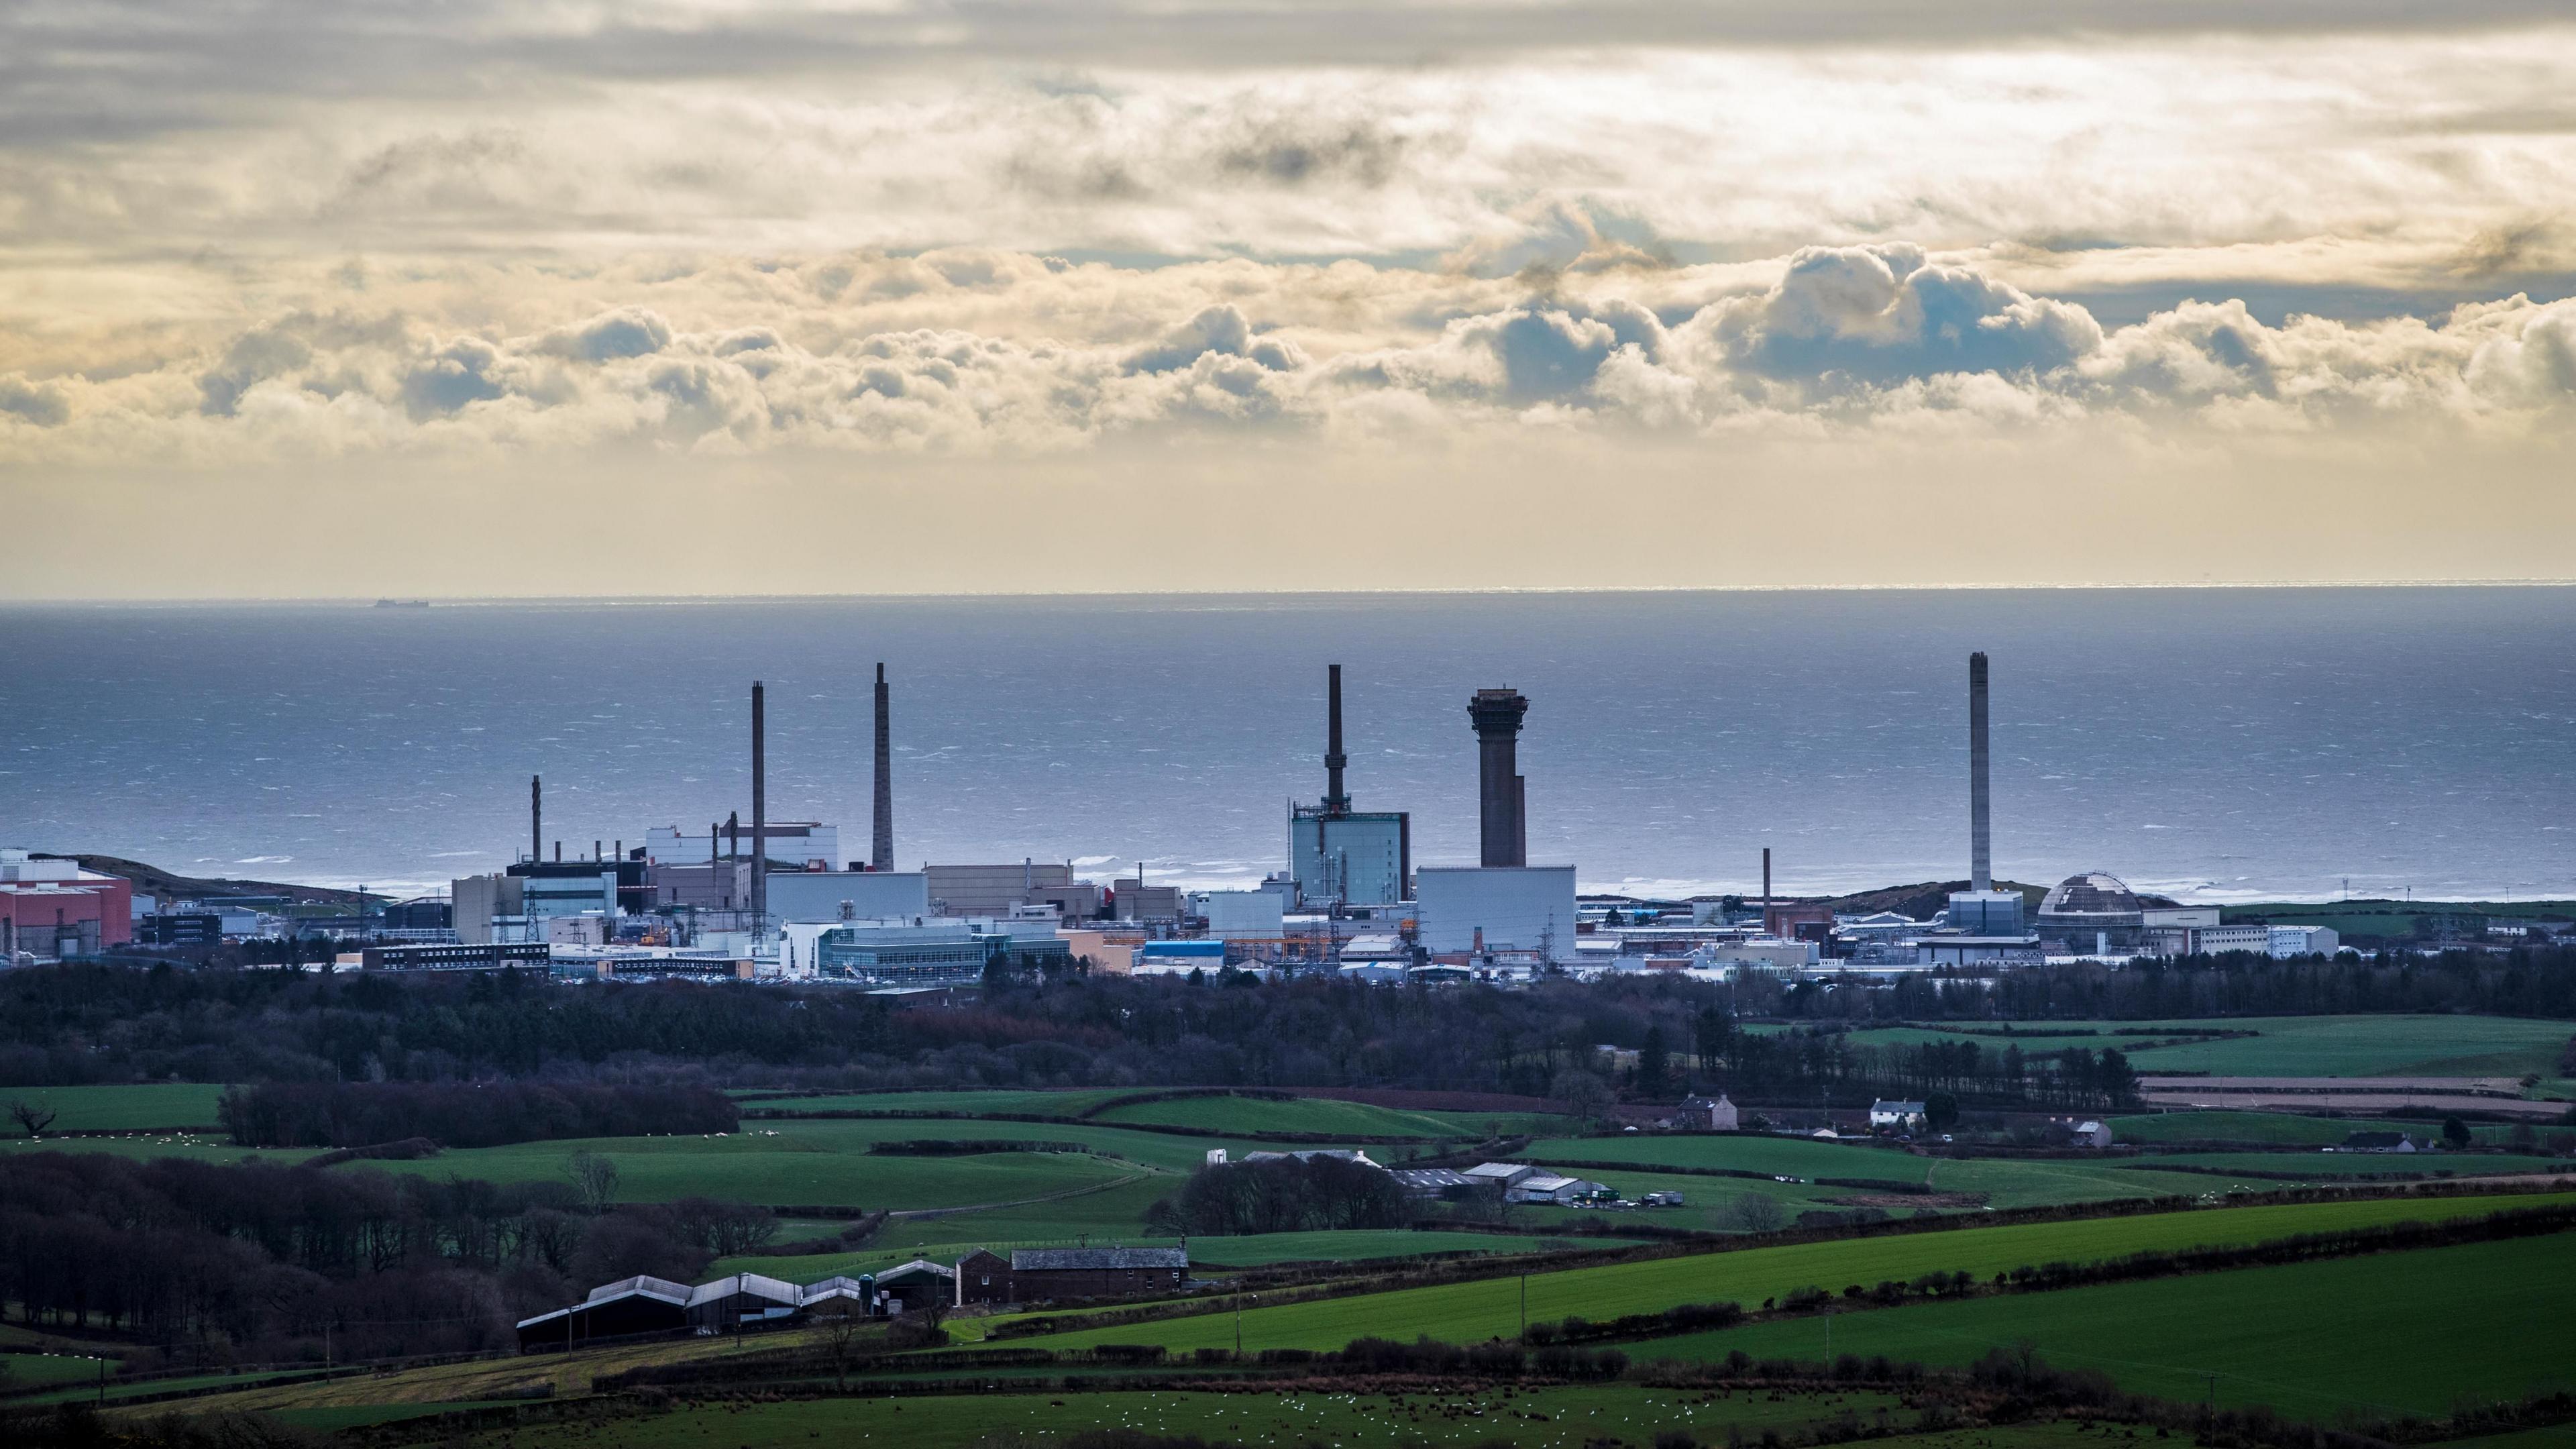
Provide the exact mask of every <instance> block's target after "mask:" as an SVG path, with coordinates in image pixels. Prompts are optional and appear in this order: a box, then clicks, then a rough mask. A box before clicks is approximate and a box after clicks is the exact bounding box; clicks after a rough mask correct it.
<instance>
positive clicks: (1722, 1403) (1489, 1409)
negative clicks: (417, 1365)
mask: <svg viewBox="0 0 2576 1449" xmlns="http://www.w3.org/2000/svg"><path fill="white" fill-rule="evenodd" d="M1845 1413H1849V1414H1852V1415H1854V1416H1856V1417H1858V1418H1859V1419H1860V1420H1861V1422H1863V1423H1864V1424H1872V1425H1875V1424H1879V1423H1886V1424H1890V1425H1896V1424H1903V1423H1905V1422H1907V1421H1908V1420H1909V1419H1910V1417H1911V1416H1910V1415H1908V1414H1907V1413H1906V1412H1905V1411H1904V1410H1903V1409H1902V1408H1901V1407H1899V1405H1898V1404H1897V1402H1896V1400H1895V1399H1894V1398H1892V1397H1890V1396H1888V1395H1884V1394H1868V1393H1815V1394H1804V1393H1788V1394H1771V1393H1767V1392H1764V1393H1750V1392H1747V1393H1734V1394H1723V1393H1721V1394H1704V1393H1688V1392H1683V1391H1678V1390H1672V1389H1648V1388H1639V1387H1636V1386H1633V1385H1626V1384H1614V1385H1602V1386H1597V1387H1576V1388H1547V1389H1532V1390H1526V1391H1524V1390H1520V1389H1517V1388H1496V1389H1491V1390H1488V1391H1485V1392H1483V1393H1477V1392H1473V1391H1470V1390H1467V1389H1465V1388H1464V1387H1463V1386H1462V1389H1461V1391H1459V1392H1454V1393H1416V1394H1406V1395H1398V1396H1384V1395H1371V1396H1358V1395H1350V1394H1295V1395H1291V1394H1285V1393H1179V1392H1169V1391H1167V1392H1162V1393H1071V1392H1068V1393H1062V1394H1053V1395H1047V1394H969V1395H957V1396H954V1397H914V1398H905V1399H899V1400H894V1401H887V1400H881V1399H880V1400H853V1399H838V1400H835V1399H821V1400H808V1401H805V1402H791V1403H778V1404H750V1405H743V1406H738V1407H733V1406H729V1407H727V1408H724V1409H698V1410H694V1411H683V1412H679V1413H672V1414H665V1415H660V1416H656V1417H652V1418H643V1419H620V1420H616V1421H614V1422H613V1423H611V1424H609V1425H607V1426H605V1428H604V1430H602V1429H590V1428H587V1427H586V1426H579V1425H565V1426H554V1425H545V1426H531V1427H528V1428H523V1429H518V1430H515V1431H513V1432H512V1433H511V1434H510V1435H509V1438H510V1442H512V1443H513V1444H515V1445H519V1446H522V1449H531V1446H540V1445H555V1444H573V1443H582V1444H591V1443H597V1442H600V1441H601V1439H602V1438H605V1439H606V1440H607V1442H612V1443H616V1444H619V1445H629V1446H637V1449H703V1446H706V1445H709V1444H723V1445H726V1446H739V1449H768V1446H791V1445H792V1446H799V1449H802V1446H809V1445H812V1444H814V1443H817V1442H824V1443H835V1444H891V1445H901V1446H905V1449H913V1446H920V1449H951V1446H956V1449H962V1446H967V1445H972V1444H974V1443H976V1441H978V1440H980V1439H982V1438H983V1437H984V1436H986V1435H988V1434H998V1433H1007V1432H1012V1431H1017V1432H1021V1433H1075V1432H1079V1431H1082V1430H1087V1429H1120V1428H1124V1429H1131V1430H1136V1431H1140V1432H1143V1433H1148V1434H1156V1435H1168V1436H1183V1435H1197V1436H1200V1437H1201V1438H1203V1439H1207V1440H1210V1441H1213V1442H1216V1443H1221V1444H1245V1445H1296V1444H1307V1443H1314V1444H1333V1445H1340V1446H1343V1449H1360V1446H1379V1445H1385V1446H1395V1445H1404V1444H1417V1443H1419V1444H1459V1445H1472V1444H1482V1443H1486V1442H1488V1441H1491V1440H1494V1439H1497V1438H1502V1439H1508V1440H1509V1441H1510V1442H1512V1443H1514V1444H1523V1445H1528V1446H1531V1449H1580V1446H1583V1445H1586V1444H1590V1443H1594V1442H1597V1441H1600V1440H1603V1439H1614V1438H1615V1439H1623V1440H1626V1441H1628V1442H1629V1443H1632V1444H1649V1443H1652V1442H1653V1441H1654V1437H1655V1434H1656V1432H1657V1431H1658V1430H1662V1429H1672V1428H1685V1429H1689V1430H1691V1431H1693V1432H1694V1433H1695V1434H1697V1435H1698V1436H1699V1437H1700V1438H1701V1439H1703V1440H1704V1441H1706V1442H1711V1443H1719V1444H1723V1443H1725V1442H1727V1439H1728V1433H1729V1430H1730V1429H1735V1428H1741V1429H1743V1430H1745V1431H1747V1433H1748V1435H1759V1434H1760V1433H1761V1431H1763V1430H1765V1429H1784V1430H1785V1429H1790V1428H1793V1427H1796V1426H1801V1425H1806V1424H1811V1423H1816V1422H1818V1421H1821V1420H1828V1419H1832V1418H1835V1417H1837V1416H1839V1415H1842V1414H1845ZM1538 1415H1544V1416H1545V1417H1544V1418H1539V1417H1535V1416H1538ZM1882 1415H1884V1418H1882V1417H1881V1416H1882ZM711 1431H712V1432H711ZM1881 1442H1885V1443H1891V1444H1896V1445H1909V1446H1910V1445H1911V1444H1912V1442H1913V1441H1910V1440H1904V1439H1894V1440H1886V1441H1881ZM1997 1442H1999V1443H2003V1444H2010V1443H2014V1442H2016V1441H2013V1440H2002V1441H1997ZM2047 1442H2050V1443H2067V1444H2072V1443H2076V1442H2079V1441H2076V1440H2074V1439H2071V1438H2069V1439H2065V1440H2050V1441H2047Z"/></svg>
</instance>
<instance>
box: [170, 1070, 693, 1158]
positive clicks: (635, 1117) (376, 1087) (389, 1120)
mask: <svg viewBox="0 0 2576 1449" xmlns="http://www.w3.org/2000/svg"><path fill="white" fill-rule="evenodd" d="M216 1111H217V1114H218V1116H219V1119H220V1120H221V1121H222V1123H223V1127H224V1130H225V1131H226V1132H229V1133H231V1134H232V1139H233V1141H235V1142H237V1143H239V1144H241V1145H242V1146H244V1147H343V1148H347V1147H365V1146H369V1145H372V1144H375V1143H381V1142H399V1141H401V1140H403V1139H405V1138H412V1137H425V1138H428V1139H429V1140H431V1141H433V1142H436V1143H438V1144H440V1145H441V1146H445V1147H498V1146H501V1145H503V1144H505V1143H511V1142H555V1141H562V1140H564V1139H566V1138H572V1137H641V1136H645V1135H648V1134H656V1133H661V1134H667V1133H683V1132H686V1133H705V1132H731V1131H733V1130H734V1129H735V1128H737V1127H739V1126H740V1125H741V1124H742V1113H741V1111H740V1109H738V1108H736V1107H735V1106H734V1103H733V1099H732V1098H730V1097H727V1096H726V1095H725V1094H724V1093H722V1092H719V1091H717V1090H715V1089H714V1088H712V1087H705V1086H696V1085H685V1086H654V1085H642V1084H632V1083H621V1084H618V1085H613V1086H602V1085H581V1084H571V1083H552V1082H261V1083H257V1084H254V1085H250V1086H240V1087H233V1088H231V1089H229V1090H227V1091H226V1092H225V1093H224V1094H223V1096H222V1098H221V1099H220V1100H219V1101H218V1103H217V1107H216Z"/></svg>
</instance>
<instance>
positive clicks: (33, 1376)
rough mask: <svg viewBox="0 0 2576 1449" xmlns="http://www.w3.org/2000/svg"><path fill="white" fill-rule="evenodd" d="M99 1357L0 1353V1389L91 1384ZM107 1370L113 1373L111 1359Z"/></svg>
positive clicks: (114, 1365)
mask: <svg viewBox="0 0 2576 1449" xmlns="http://www.w3.org/2000/svg"><path fill="white" fill-rule="evenodd" d="M100 1362H101V1361H100V1360H98V1359H94V1358H82V1357H80V1356H78V1355H75V1354H68V1353H0V1390H8V1391H11V1392H15V1391H18V1390H22V1389H31V1388H35V1387H36V1386H38V1385H40V1384H94V1383H96V1382H98V1376H99V1364H100ZM106 1363H107V1371H108V1372H109V1373H110V1374H113V1373H115V1372H116V1363H115V1361H114V1360H113V1359H110V1360H107V1361H106Z"/></svg>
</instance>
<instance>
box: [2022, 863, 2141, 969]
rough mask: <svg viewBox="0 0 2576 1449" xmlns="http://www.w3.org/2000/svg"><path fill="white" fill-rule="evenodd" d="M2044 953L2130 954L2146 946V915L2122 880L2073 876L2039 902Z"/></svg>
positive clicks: (2096, 875)
mask: <svg viewBox="0 0 2576 1449" xmlns="http://www.w3.org/2000/svg"><path fill="white" fill-rule="evenodd" d="M2036 925H2037V927H2038V932H2039V944H2040V949H2041V950H2044V951H2046V952H2048V953H2049V954H2050V955H2053V956H2090V955H2125V954H2128V953H2132V952H2135V951H2137V950H2138V949H2139V948H2141V947H2142V946H2144V945H2145V944H2146V933H2147V918H2146V910H2145V908H2144V907H2143V906H2141V905H2140V904H2139V903H2138V897H2137V893H2136V892H2134V891H2132V890H2130V889H2129V888H2128V886H2126V885H2125V884H2123V883H2122V882H2121V880H2120V878H2119V877H2118V876H2115V875H2106V874H2104V873H2103V872H2101V871H2098V870H2097V871H2092V872H2089V873H2087V874H2084V875H2070V876H2068V877H2067V878H2066V879H2064V880H2062V881H2059V882H2058V883H2057V889H2055V890H2053V891H2050V892H2049V893H2048V899H2046V900H2044V901H2041V902H2040V903H2039V919H2038V921H2037V922H2036Z"/></svg>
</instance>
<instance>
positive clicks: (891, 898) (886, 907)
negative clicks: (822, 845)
mask: <svg viewBox="0 0 2576 1449" xmlns="http://www.w3.org/2000/svg"><path fill="white" fill-rule="evenodd" d="M768 891H769V919H770V921H771V922H772V923H773V924H786V923H791V922H808V921H874V920H890V919H894V918H897V917H901V918H904V919H907V920H908V919H910V918H912V917H914V916H926V915H928V914H930V880H929V877H927V876H925V875H923V874H922V873H921V872H920V871H917V870H912V871H898V870H889V871H867V870H829V871H826V870H811V871H793V870H789V871H774V872H772V873H771V874H770V876H769V880H768Z"/></svg>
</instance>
